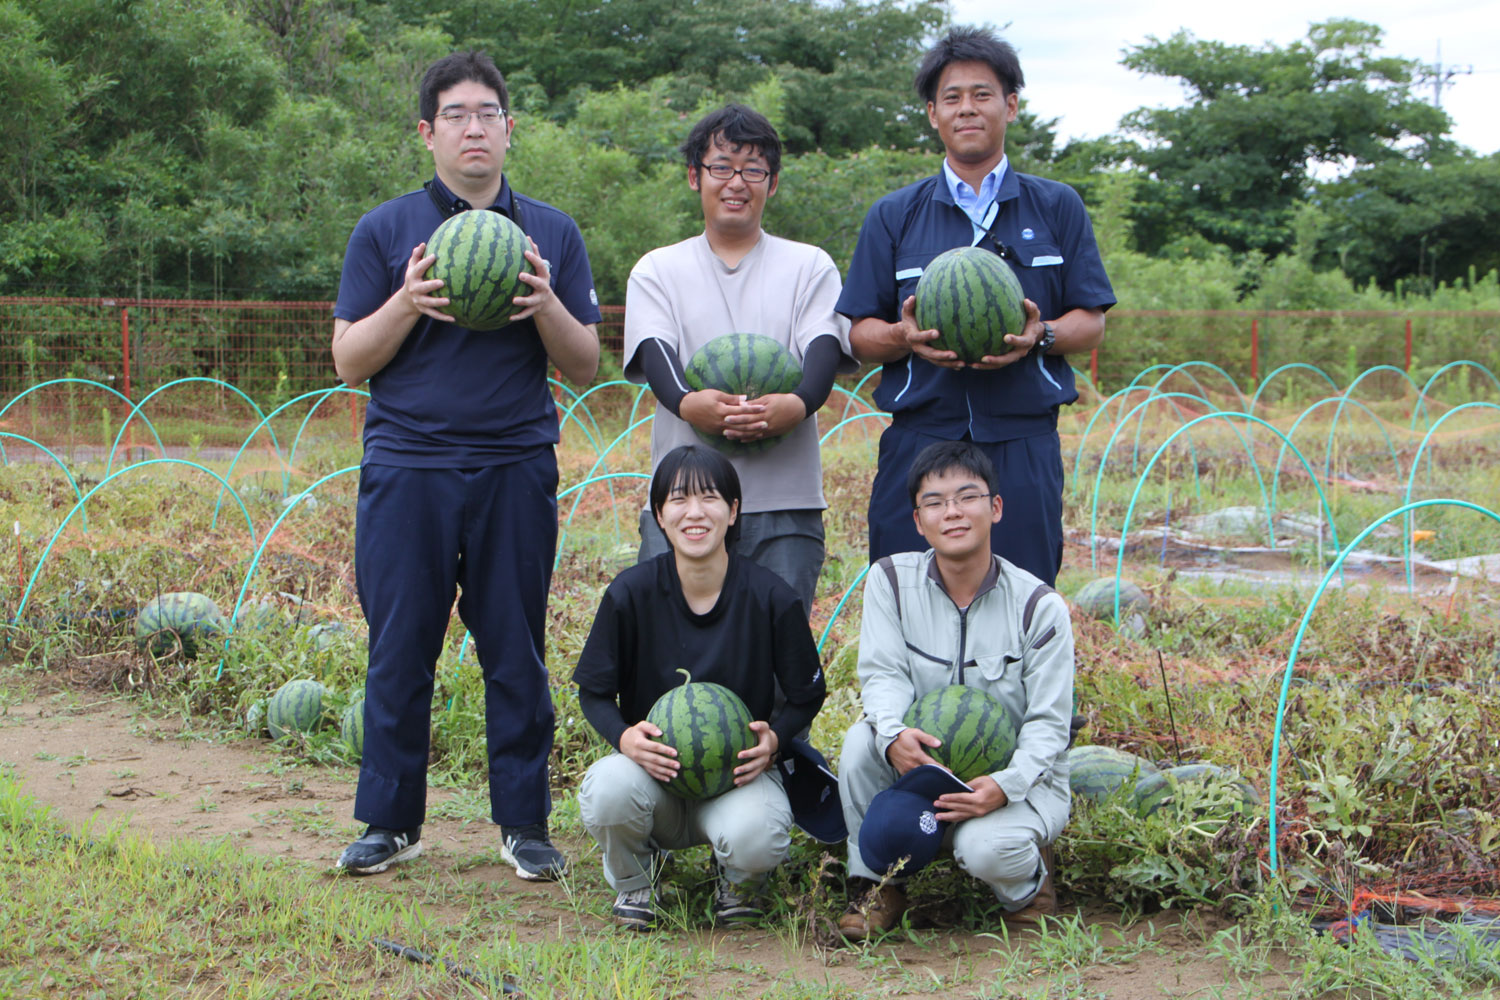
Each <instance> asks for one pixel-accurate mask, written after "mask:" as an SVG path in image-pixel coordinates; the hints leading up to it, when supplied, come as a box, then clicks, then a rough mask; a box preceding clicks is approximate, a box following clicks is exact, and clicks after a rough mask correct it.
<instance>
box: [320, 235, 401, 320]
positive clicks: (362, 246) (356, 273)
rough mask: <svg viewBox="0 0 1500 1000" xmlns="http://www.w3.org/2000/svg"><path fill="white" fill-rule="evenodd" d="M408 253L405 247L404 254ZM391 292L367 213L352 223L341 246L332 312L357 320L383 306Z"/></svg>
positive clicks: (389, 275)
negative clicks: (352, 227)
mask: <svg viewBox="0 0 1500 1000" xmlns="http://www.w3.org/2000/svg"><path fill="white" fill-rule="evenodd" d="M410 252H411V248H410V247H407V253H410ZM403 277H404V275H403ZM392 291H393V290H392V288H391V274H390V271H389V268H388V266H387V264H386V258H385V254H384V253H383V252H382V251H381V248H380V246H379V244H378V243H377V242H376V239H375V227H374V226H373V225H371V223H370V219H369V216H368V215H367V216H364V217H363V218H361V219H360V220H359V222H358V223H357V224H355V226H354V232H352V233H350V234H349V245H348V246H347V247H346V248H345V249H344V268H343V273H342V274H341V275H340V277H339V294H338V301H336V302H335V303H334V306H333V315H334V317H335V318H337V319H342V320H346V321H348V322H350V323H357V322H359V321H360V320H362V319H364V318H365V317H366V316H369V315H370V314H371V313H373V312H375V310H377V309H379V308H380V307H381V306H383V305H385V301H386V299H388V298H390V297H391V294H392Z"/></svg>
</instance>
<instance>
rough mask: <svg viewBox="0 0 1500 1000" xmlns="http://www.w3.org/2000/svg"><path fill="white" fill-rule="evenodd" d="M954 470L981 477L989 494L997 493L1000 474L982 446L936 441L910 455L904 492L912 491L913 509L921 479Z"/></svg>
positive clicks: (971, 442)
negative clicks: (915, 455)
mask: <svg viewBox="0 0 1500 1000" xmlns="http://www.w3.org/2000/svg"><path fill="white" fill-rule="evenodd" d="M954 470H958V471H960V472H967V473H969V474H970V475H972V476H974V477H975V478H978V479H982V480H984V483H985V485H986V486H987V487H989V491H990V496H999V495H1000V477H999V476H998V475H997V474H996V473H995V463H994V462H991V461H990V456H988V455H986V454H985V453H984V451H983V449H981V448H980V447H979V446H978V445H977V444H975V443H974V442H973V441H939V442H937V443H936V444H930V445H928V446H927V447H925V448H923V449H922V450H921V451H919V452H918V453H917V457H916V458H914V459H912V463H911V471H910V472H908V473H907V474H906V492H907V493H909V494H911V505H912V509H916V506H917V493H918V492H919V491H920V490H921V489H922V480H924V479H926V478H927V477H928V476H941V475H942V474H943V473H945V472H952V471H954Z"/></svg>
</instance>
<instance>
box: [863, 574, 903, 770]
mask: <svg viewBox="0 0 1500 1000" xmlns="http://www.w3.org/2000/svg"><path fill="white" fill-rule="evenodd" d="M858 673H859V689H860V698H861V699H862V701H863V703H864V707H865V718H866V719H868V720H869V721H870V724H871V725H872V726H874V727H875V746H876V748H877V749H879V750H880V754H881V756H882V757H884V756H885V752H886V749H887V748H888V747H889V746H890V745H891V743H892V742H894V741H895V739H896V737H897V736H899V735H900V734H901V731H902V730H903V729H905V728H906V723H905V722H903V721H901V720H902V717H903V716H904V715H905V714H906V710H907V709H909V708H911V705H912V702H914V701H915V700H916V697H917V691H916V686H915V685H913V684H912V679H911V675H910V673H908V672H907V669H906V637H905V635H904V634H903V633H902V631H901V616H900V615H899V614H898V613H897V610H896V595H895V593H893V592H892V590H891V582H890V580H888V579H887V578H886V575H885V574H884V573H881V572H876V571H875V570H874V569H872V570H871V571H870V572H869V573H867V574H866V575H865V594H864V615H863V618H862V619H861V621H860V626H859V665H858Z"/></svg>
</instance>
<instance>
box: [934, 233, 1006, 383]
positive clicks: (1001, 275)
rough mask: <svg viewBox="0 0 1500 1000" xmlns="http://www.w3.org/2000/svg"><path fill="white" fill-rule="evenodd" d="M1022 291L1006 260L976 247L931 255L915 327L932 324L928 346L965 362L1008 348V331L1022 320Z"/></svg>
mask: <svg viewBox="0 0 1500 1000" xmlns="http://www.w3.org/2000/svg"><path fill="white" fill-rule="evenodd" d="M1025 298H1026V293H1025V292H1023V291H1022V290H1021V281H1020V279H1019V278H1017V277H1016V273H1015V272H1014V271H1012V270H1011V269H1010V265H1009V264H1007V263H1006V262H1005V261H1003V260H1001V259H1000V257H999V255H998V254H994V253H991V252H990V251H988V250H981V249H980V248H978V247H958V248H957V249H954V250H949V251H948V252H947V253H943V254H939V255H938V256H937V257H934V258H933V260H932V263H930V264H928V265H927V267H926V269H925V270H923V271H922V279H921V280H920V281H918V282H917V309H916V312H917V327H918V328H919V329H922V330H936V331H937V332H938V334H939V336H938V338H937V339H936V340H934V341H932V342H931V346H932V347H934V348H936V349H937V350H940V351H952V352H954V353H955V354H957V355H958V359H959V360H960V361H964V362H970V363H972V362H975V361H979V360H980V359H982V358H984V357H986V356H989V355H998V354H1008V353H1009V352H1010V351H1012V350H1014V346H1013V345H1011V344H1009V343H1007V342H1006V340H1005V336H1006V334H1014V335H1017V336H1019V335H1020V333H1021V331H1022V330H1023V329H1024V328H1025V326H1026V307H1025V305H1024V304H1023V300H1024V299H1025Z"/></svg>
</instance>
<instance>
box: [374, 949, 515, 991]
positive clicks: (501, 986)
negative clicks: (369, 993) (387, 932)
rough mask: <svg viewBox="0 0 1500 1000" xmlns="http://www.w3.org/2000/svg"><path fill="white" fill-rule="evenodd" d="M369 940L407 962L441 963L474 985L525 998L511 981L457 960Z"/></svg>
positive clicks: (419, 963) (422, 963)
mask: <svg viewBox="0 0 1500 1000" xmlns="http://www.w3.org/2000/svg"><path fill="white" fill-rule="evenodd" d="M371 940H372V941H373V942H374V943H375V947H376V948H379V949H380V950H381V951H388V952H390V953H391V954H392V955H397V956H399V957H401V958H404V959H406V960H407V961H408V962H415V963H417V964H418V965H442V966H443V967H444V968H445V969H447V970H448V971H449V972H451V973H453V975H455V976H457V977H458V978H459V979H463V980H466V981H468V982H471V983H474V984H475V985H476V986H482V987H484V988H485V989H489V990H499V991H500V993H501V994H502V995H504V996H508V997H518V998H520V1000H525V997H526V994H525V993H522V992H521V988H520V987H519V986H516V985H515V984H513V983H508V982H506V981H505V980H504V979H503V978H500V979H497V978H495V977H494V976H487V975H484V974H482V973H478V972H475V971H473V970H472V969H466V968H464V967H463V966H462V965H459V964H458V963H457V962H452V961H449V960H448V959H446V958H437V957H434V956H432V955H429V954H427V953H426V952H424V951H418V950H417V949H415V948H413V947H411V946H410V945H405V944H402V943H401V942H399V941H392V940H390V939H388V938H372V939H371Z"/></svg>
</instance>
